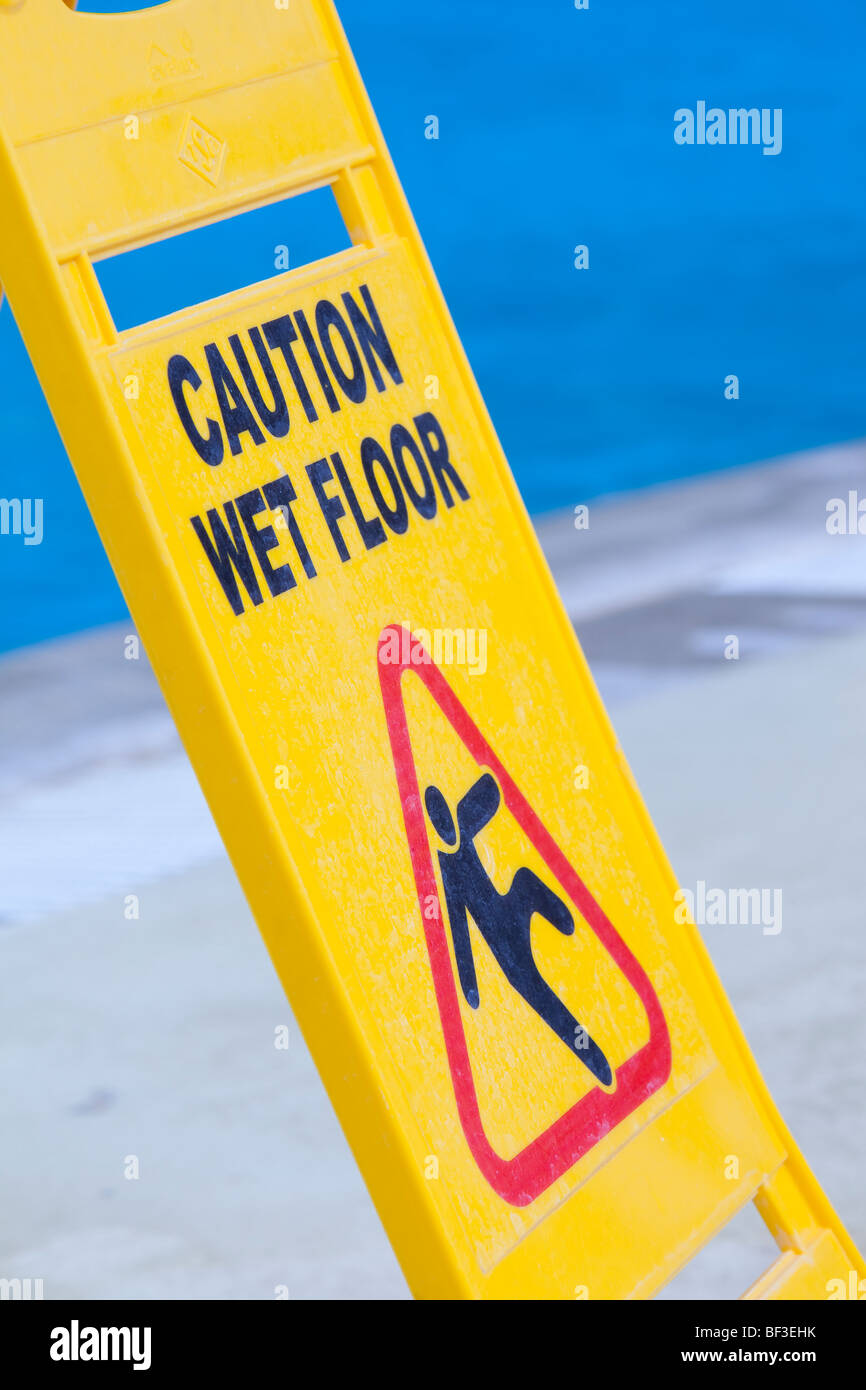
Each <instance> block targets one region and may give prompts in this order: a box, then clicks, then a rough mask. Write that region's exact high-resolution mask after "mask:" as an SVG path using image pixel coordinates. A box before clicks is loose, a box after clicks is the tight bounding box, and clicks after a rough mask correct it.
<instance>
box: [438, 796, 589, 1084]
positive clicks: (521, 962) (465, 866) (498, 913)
mask: <svg viewBox="0 0 866 1390" xmlns="http://www.w3.org/2000/svg"><path fill="white" fill-rule="evenodd" d="M424 804H425V806H426V807H427V814H428V816H429V817H430V820H431V821H432V823H433V825H434V827H435V829H436V831H437V833H438V835H439V838H440V839H441V840H443V841H444V842H445V844H446V845H457V848H456V849H454V850H452V851H450V852H448V851H445V850H439V867H440V869H441V871H442V884H443V886H444V889H445V903H446V906H447V908H448V920H449V922H450V924H451V936H452V939H453V941H454V954H455V956H456V958H457V971H458V974H459V976H460V985H461V988H462V990H463V994H464V997H465V999H466V1003H467V1004H468V1005H469V1007H470V1008H471V1009H477V1008H478V1004H479V997H478V979H477V976H476V974H475V962H474V960H473V958H472V942H471V939H470V936H469V923H468V921H467V914H468V915H469V916H470V917H471V918H472V920H473V922H474V923H475V925H476V926H477V927H478V930H479V931H480V932H481V935H482V936H483V937H484V940H485V941H486V942H487V945H488V946H489V947H490V950H491V951H492V952H493V955H494V956H495V958H496V960H497V962H498V964H499V967H500V969H501V970H502V973H503V975H504V976H505V978H506V980H507V981H508V983H509V984H510V985H511V986H512V988H513V989H516V990H517V993H518V994H520V995H521V996H522V997H523V998H524V999H525V1000H526V1002H527V1004H529V1006H530V1008H532V1009H534V1010H535V1012H536V1013H537V1014H538V1016H539V1018H542V1019H543V1020H544V1022H545V1023H546V1024H547V1026H548V1027H549V1028H552V1029H553V1031H554V1033H555V1034H556V1036H557V1037H558V1038H561V1039H562V1041H563V1042H564V1043H565V1045H566V1047H567V1048H569V1049H570V1050H571V1051H572V1052H573V1053H574V1054H575V1056H576V1057H578V1058H579V1059H580V1061H581V1062H583V1064H584V1066H585V1067H588V1068H589V1070H590V1071H591V1072H592V1075H593V1076H594V1077H595V1078H596V1080H597V1081H600V1082H601V1083H602V1085H603V1086H609V1085H610V1083H611V1080H612V1076H613V1073H612V1072H611V1068H610V1063H609V1062H608V1060H607V1058H606V1057H605V1055H604V1053H603V1052H602V1050H601V1048H600V1047H599V1045H598V1043H596V1042H593V1040H592V1038H591V1037H590V1036H589V1034H588V1033H587V1032H586V1029H585V1028H582V1027H581V1025H580V1024H579V1023H578V1021H577V1019H576V1018H574V1016H573V1015H572V1014H571V1013H569V1011H568V1009H567V1008H566V1007H565V1005H564V1004H563V1002H562V1000H561V999H560V998H559V996H558V995H557V994H555V993H554V991H553V990H552V989H551V987H550V985H549V984H548V983H547V981H546V980H545V979H544V978H543V976H542V975H541V972H540V971H539V969H538V966H537V965H536V964H535V958H534V957H533V954H532V940H531V935H530V929H531V922H532V916H533V913H536V912H537V913H538V914H539V915H540V916H541V917H544V918H545V919H546V920H547V921H548V922H550V923H551V924H552V925H553V926H554V927H556V929H557V931H560V932H562V934H563V936H571V935H572V934H573V932H574V919H573V917H572V915H571V913H570V912H569V910H568V908H567V907H566V906H565V903H564V902H562V900H561V899H560V898H558V897H557V896H556V894H555V893H554V892H552V891H551V889H550V888H548V887H547V884H546V883H542V881H541V879H540V878H539V877H538V876H537V874H534V873H533V872H532V870H531V869H527V868H523V869H518V870H517V873H516V874H515V875H514V879H513V880H512V884H511V887H510V888H509V890H508V892H507V893H499V892H497V890H496V888H495V887H494V885H493V884H492V883H491V881H490V878H489V877H488V874H487V871H486V869H485V868H484V866H483V864H482V863H481V860H480V858H479V856H478V850H477V849H476V848H475V836H476V835H477V834H478V833H479V831H480V830H482V829H483V828H484V826H485V825H487V823H488V821H490V820H491V819H492V818H493V816H494V815H495V814H496V811H497V809H498V807H499V788H498V786H497V785H496V781H495V780H494V778H493V777H492V776H491V775H490V773H489V772H486V773H485V774H484V776H483V777H480V778H479V779H478V781H477V782H476V783H475V785H474V786H472V787H470V789H469V791H468V792H467V793H466V795H465V796H464V797H463V798H462V800H461V801H460V802H458V805H457V829H455V826H454V817H453V816H452V814H451V811H450V809H449V806H448V803H447V801H446V800H445V798H444V796H443V795H442V793H441V792H440V790H439V788H438V787H428V788H427V790H426V792H425V793H424ZM458 833H459V844H458Z"/></svg>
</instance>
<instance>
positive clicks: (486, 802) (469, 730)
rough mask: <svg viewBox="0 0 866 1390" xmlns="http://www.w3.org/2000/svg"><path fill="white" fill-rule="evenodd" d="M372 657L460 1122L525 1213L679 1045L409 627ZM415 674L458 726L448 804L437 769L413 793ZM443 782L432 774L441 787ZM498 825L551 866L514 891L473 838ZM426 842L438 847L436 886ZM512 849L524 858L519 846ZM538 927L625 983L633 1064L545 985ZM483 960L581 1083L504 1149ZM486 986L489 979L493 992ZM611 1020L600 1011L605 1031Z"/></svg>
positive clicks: (639, 1095) (634, 966)
mask: <svg viewBox="0 0 866 1390" xmlns="http://www.w3.org/2000/svg"><path fill="white" fill-rule="evenodd" d="M377 657H378V668H379V680H380V685H381V690H382V699H383V703H384V708H385V718H386V722H387V726H388V735H389V739H390V744H391V752H392V756H393V760H394V771H395V774H396V778H397V786H398V790H399V795H400V802H401V806H402V811H403V819H404V824H405V828H406V838H407V841H408V846H409V854H410V858H411V862H412V869H413V874H414V878H415V886H416V889H417V893H418V904H419V910H420V916H421V922H422V925H423V929H424V934H425V939H426V944H427V952H428V955H429V960H430V969H431V973H432V976H433V984H434V988H435V994H436V1002H437V1005H438V1009H439V1015H440V1019H441V1023H442V1031H443V1036H444V1041H445V1049H446V1053H447V1057H448V1065H449V1068H450V1072H451V1079H452V1083H453V1086H454V1095H455V1099H456V1103H457V1111H458V1114H459V1117H460V1123H461V1125H462V1128H463V1132H464V1135H465V1137H466V1141H467V1144H468V1145H469V1148H470V1150H471V1152H472V1154H473V1156H474V1158H475V1161H476V1163H477V1164H478V1167H479V1168H480V1170H481V1172H482V1173H483V1174H484V1177H485V1178H486V1179H487V1181H488V1182H489V1184H490V1185H491V1187H492V1188H493V1189H494V1191H496V1192H497V1193H498V1194H499V1195H500V1196H501V1197H502V1198H503V1199H504V1200H505V1201H507V1202H509V1203H510V1204H511V1205H513V1206H526V1205H528V1204H529V1203H530V1202H533V1201H534V1200H535V1199H536V1198H537V1197H538V1196H539V1195H540V1194H541V1193H542V1192H544V1191H545V1190H546V1189H547V1188H548V1187H549V1186H550V1185H551V1184H552V1183H554V1182H556V1181H557V1179H558V1178H560V1177H561V1176H562V1175H563V1174H564V1173H565V1172H567V1171H568V1169H569V1168H571V1167H572V1166H573V1165H574V1164H575V1163H576V1162H577V1161H578V1159H580V1158H582V1157H583V1156H584V1154H586V1153H588V1152H589V1151H590V1150H591V1149H592V1148H593V1147H594V1146H595V1145H596V1144H598V1143H599V1142H600V1140H601V1139H603V1138H604V1137H605V1135H606V1134H608V1133H610V1131H611V1130H612V1129H613V1128H614V1127H615V1126H616V1125H617V1124H619V1123H621V1122H622V1121H623V1120H624V1119H625V1118H626V1117H627V1116H628V1115H631V1114H632V1113H633V1112H634V1111H635V1110H636V1109H637V1108H638V1106H640V1105H641V1104H642V1103H643V1102H644V1101H646V1100H647V1099H648V1098H649V1097H650V1096H651V1095H652V1094H653V1093H654V1092H655V1091H657V1090H658V1089H659V1088H660V1087H661V1086H663V1085H664V1083H665V1082H666V1081H667V1079H668V1076H669V1075H670V1069H671V1048H670V1038H669V1034H668V1029H667V1025H666V1022H665V1018H664V1013H663V1011H662V1007H661V1004H660V1002H659V999H658V996H657V995H656V993H655V990H654V989H653V986H652V984H651V982H650V980H649V977H648V976H647V974H646V972H645V970H644V969H643V967H642V966H641V965H640V963H639V962H638V960H637V959H636V957H635V956H634V954H633V953H632V952H631V951H630V950H629V948H628V946H627V945H626V944H625V942H624V941H623V939H622V937H621V936H620V935H619V933H618V932H617V931H616V928H615V927H614V926H613V924H612V923H611V921H610V920H609V918H608V917H607V916H606V914H605V913H604V911H603V910H602V908H601V906H600V905H599V903H598V902H597V901H596V900H595V898H594V897H593V896H592V894H591V893H590V892H589V890H588V888H587V887H586V885H585V884H584V882H583V881H582V879H581V878H580V876H579V875H578V873H577V872H576V870H575V869H574V868H573V867H572V865H571V864H570V863H569V861H568V859H567V858H566V856H565V855H564V854H563V852H562V850H561V849H560V848H559V846H558V845H557V844H556V843H555V841H554V840H553V838H552V836H551V835H550V833H549V832H548V830H547V829H546V828H545V826H544V825H543V823H542V822H541V820H540V819H539V817H538V815H537V814H536V812H535V811H534V810H533V809H532V807H531V806H530V805H529V802H528V801H527V800H526V798H525V797H524V796H523V795H522V793H521V792H520V790H519V789H518V787H517V785H516V783H515V782H514V780H513V778H512V777H511V776H510V774H509V773H508V771H507V770H506V768H505V767H504V765H503V764H502V762H501V761H500V759H499V758H498V757H497V755H496V754H495V752H494V751H493V749H492V748H491V747H490V745H489V744H488V743H487V741H486V740H485V738H484V737H483V735H482V734H481V732H480V730H479V729H478V727H477V726H476V725H475V723H474V722H473V721H472V719H471V718H470V716H469V714H468V713H467V711H466V709H465V708H464V706H463V704H462V703H461V701H460V700H459V699H458V697H457V696H456V694H455V693H454V691H453V690H452V689H451V686H450V685H449V683H448V681H447V680H446V678H445V676H444V675H443V673H442V670H441V669H440V668H439V666H437V665H436V664H435V662H434V661H433V659H432V657H431V655H430V653H429V651H428V650H427V648H426V647H425V646H424V645H423V643H421V642H420V641H419V640H418V637H416V636H413V635H412V634H411V633H410V631H409V629H408V628H407V627H405V626H403V625H400V624H392V625H390V626H389V627H387V628H385V629H384V631H383V632H382V633H381V635H380V637H379V645H378V652H377ZM410 671H411V673H412V674H413V675H414V676H416V677H417V678H418V680H419V681H420V682H421V683H422V685H423V687H424V689H425V690H426V694H427V696H428V697H430V699H432V701H433V702H435V706H436V707H437V709H438V715H437V718H440V719H441V720H444V721H445V724H444V725H443V727H446V728H447V727H448V726H450V731H452V732H453V735H456V739H457V740H459V743H460V745H462V750H465V753H462V754H461V756H463V758H464V762H465V765H466V767H465V769H464V773H463V776H464V782H463V783H462V784H461V786H460V788H459V791H456V792H455V790H454V788H453V787H452V788H451V789H450V795H443V793H442V791H441V790H440V789H439V786H438V785H434V784H433V781H432V778H430V773H429V768H430V762H429V759H428V764H427V771H426V775H425V778H424V781H425V785H424V787H423V789H422V787H421V786H420V785H419V770H418V762H419V759H418V756H417V755H416V750H415V749H413V742H412V736H411V734H410V721H409V719H408V718H407V691H406V685H405V680H404V677H405V676H406V674H407V672H410ZM434 766H435V764H434ZM466 771H468V779H467V777H466ZM442 780H443V779H442V778H439V777H437V778H436V781H437V782H439V781H442ZM503 816H505V817H511V818H513V821H514V822H515V823H516V827H519V831H517V833H518V834H522V836H523V837H524V843H525V844H527V846H530V847H531V848H532V851H533V854H534V856H536V857H537V860H538V864H539V868H540V869H542V870H543V873H542V874H538V873H535V872H533V871H532V870H531V869H530V868H528V867H527V866H526V865H525V864H521V863H520V862H514V863H513V865H509V866H508V880H509V881H508V886H507V890H506V891H502V889H501V888H500V887H497V886H496V885H494V883H493V882H492V881H491V879H490V877H489V876H488V872H487V868H486V867H485V863H484V862H483V858H482V856H481V855H479V853H478V849H477V845H476V836H479V835H481V836H482V838H483V834H484V827H485V826H487V825H488V824H490V823H495V822H496V820H497V819H500V820H501V819H502V817H503ZM431 843H432V845H435V846H436V847H437V859H438V866H439V873H438V876H437V871H436V867H435V866H434V857H433V853H434V851H433V849H432V848H431ZM516 853H517V855H518V857H519V855H520V850H519V849H517V850H516ZM545 880H548V881H545ZM551 882H555V884H556V885H557V891H554V890H553V888H552V886H551ZM440 883H441V887H440ZM431 904H433V905H434V910H432V911H431V910H430V906H431ZM533 919H534V920H535V921H536V922H537V921H544V922H546V923H548V924H549V928H548V930H549V931H550V933H551V934H553V935H556V934H557V933H560V934H562V937H563V938H567V937H569V936H570V935H571V934H572V933H573V932H574V931H575V923H576V921H577V922H579V923H580V926H581V929H582V930H583V931H584V932H586V931H587V929H588V931H589V933H591V937H590V939H591V941H592V948H593V950H595V951H596V953H597V954H598V953H603V956H604V959H605V960H607V961H608V962H609V963H610V964H611V968H612V969H614V968H615V969H616V971H618V972H619V976H620V977H621V978H623V980H624V982H627V987H628V988H629V989H630V991H631V992H633V997H635V998H636V1000H637V1001H639V1005H637V1006H636V1007H638V1008H639V1009H642V1012H641V1022H642V1034H641V1037H640V1040H639V1042H638V1043H637V1044H636V1045H634V1046H632V1047H631V1048H630V1049H627V1054H622V1048H621V1047H620V1049H619V1054H620V1055H615V1050H613V1049H611V1048H609V1047H608V1043H607V1040H606V1036H605V1032H606V1030H605V1029H604V1028H603V1027H602V1029H601V1031H599V1028H598V1021H599V1017H600V1016H599V1007H598V1004H596V1008H595V1015H594V1020H595V1021H594V1022H593V1023H592V1025H591V1026H590V1027H589V1028H587V1027H586V1026H584V1022H583V1020H582V1019H581V1021H578V1019H577V1017H575V1015H574V1013H573V1012H572V1011H571V1010H570V1009H569V1007H568V1006H567V1004H566V1003H565V1002H564V1000H563V999H562V998H561V997H560V994H559V993H558V992H557V990H556V989H555V988H553V987H552V986H551V984H550V983H549V982H548V980H547V979H546V978H545V976H544V974H543V973H542V971H541V970H540V969H539V967H538V964H537V962H536V960H535V957H534V946H533V938H532V937H531V934H530V924H531V922H532V920H533ZM473 943H475V944H474V945H473ZM481 953H483V957H484V959H483V961H482V959H481ZM484 962H489V964H490V969H491V970H493V969H495V970H496V971H497V972H498V973H497V975H496V978H497V980H498V981H499V982H500V984H501V985H502V988H504V989H505V991H506V995H505V997H506V998H507V999H508V1000H512V1001H514V1005H515V1008H518V1009H520V1010H523V1012H524V1014H525V1016H527V1017H532V1018H534V1019H535V1022H536V1023H539V1021H540V1023H541V1024H542V1025H543V1026H544V1028H545V1030H546V1031H545V1034H544V1036H545V1037H548V1036H549V1037H553V1036H554V1035H555V1036H556V1037H557V1038H559V1039H560V1042H555V1043H554V1046H555V1047H556V1048H559V1047H560V1045H561V1043H564V1044H565V1045H566V1046H567V1047H569V1048H570V1050H571V1051H572V1052H573V1054H574V1061H575V1065H574V1068H573V1069H572V1072H573V1075H574V1077H575V1084H577V1078H580V1081H579V1089H578V1090H577V1091H576V1095H577V1098H576V1099H574V1098H573V1096H570V1097H569V1098H568V1099H567V1100H561V1101H560V1109H559V1111H558V1112H557V1113H553V1114H551V1113H546V1114H545V1113H543V1112H544V1107H543V1106H539V1107H538V1111H539V1113H538V1124H537V1130H538V1132H532V1124H531V1123H530V1126H529V1129H530V1132H529V1133H528V1134H527V1135H526V1136H525V1142H524V1141H521V1144H520V1146H518V1147H515V1145H514V1144H513V1143H510V1144H503V1142H502V1141H501V1137H500V1138H499V1139H497V1136H496V1134H493V1133H489V1132H488V1128H490V1126H488V1128H486V1127H485V1119H484V1112H483V1108H482V1105H481V1104H480V1103H479V1086H478V1077H477V1076H476V1075H475V1074H474V1073H473V1048H472V1045H471V1043H470V1040H469V1039H468V1037H467V1031H468V1030H467V1020H468V1019H471V1018H472V1016H473V1011H477V1010H478V1008H479V1002H480V1000H479V978H480V974H479V972H480V971H483V969H484ZM490 978H491V977H490V976H489V975H488V976H487V981H488V986H489V980H490ZM506 982H507V983H506ZM509 989H510V990H511V991H512V993H508V990H509ZM487 992H488V993H489V988H488V989H487ZM500 997H501V995H500ZM461 1001H462V1002H461ZM603 1002H604V1001H603ZM618 1007H619V1004H618V1003H617V1002H616V1000H614V999H611V1000H608V1001H607V1010H608V1013H614V1012H615V1011H616V1010H617V1008H618ZM580 1012H581V1013H582V1010H580ZM603 1013H604V1010H603V1009H602V1015H601V1018H602V1022H603ZM470 1031H471V1030H470ZM608 1053H610V1055H608ZM563 1055H564V1054H563ZM532 1108H533V1109H534V1108H535V1107H534V1106H533V1107H532ZM532 1118H533V1117H532V1116H530V1121H531V1120H532Z"/></svg>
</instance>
